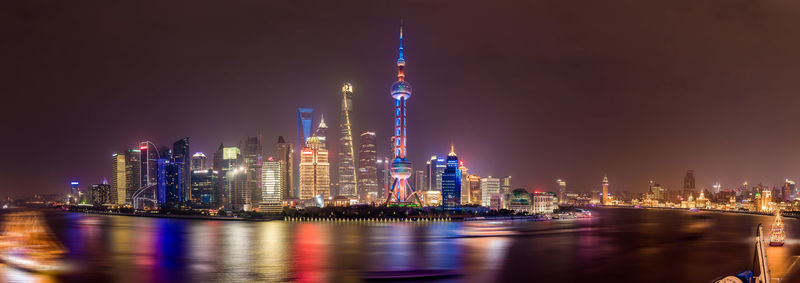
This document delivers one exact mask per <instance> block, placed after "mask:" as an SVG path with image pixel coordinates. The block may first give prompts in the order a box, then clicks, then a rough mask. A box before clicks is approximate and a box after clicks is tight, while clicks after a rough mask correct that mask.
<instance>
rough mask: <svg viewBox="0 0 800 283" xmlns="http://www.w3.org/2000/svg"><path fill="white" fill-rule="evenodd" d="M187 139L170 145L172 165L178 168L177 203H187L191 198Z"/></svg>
mask: <svg viewBox="0 0 800 283" xmlns="http://www.w3.org/2000/svg"><path fill="white" fill-rule="evenodd" d="M189 152H190V151H189V138H182V139H179V140H178V141H176V142H175V143H173V144H172V163H173V164H175V166H177V168H178V180H177V184H176V187H177V189H176V192H175V194H176V195H177V196H178V202H189V199H190V198H191V194H192V192H191V190H192V189H191V183H192V170H191V163H192V159H191V156H190V155H189Z"/></svg>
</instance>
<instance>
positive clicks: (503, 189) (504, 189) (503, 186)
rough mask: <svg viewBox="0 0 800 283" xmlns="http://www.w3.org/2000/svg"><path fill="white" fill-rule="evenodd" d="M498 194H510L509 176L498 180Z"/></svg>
mask: <svg viewBox="0 0 800 283" xmlns="http://www.w3.org/2000/svg"><path fill="white" fill-rule="evenodd" d="M500 193H501V194H503V195H505V194H509V193H511V176H505V177H503V178H502V179H500Z"/></svg>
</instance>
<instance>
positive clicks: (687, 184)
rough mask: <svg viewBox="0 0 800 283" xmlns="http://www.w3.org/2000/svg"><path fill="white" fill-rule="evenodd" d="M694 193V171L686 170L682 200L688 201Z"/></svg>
mask: <svg viewBox="0 0 800 283" xmlns="http://www.w3.org/2000/svg"><path fill="white" fill-rule="evenodd" d="M694 193H695V187H694V170H686V176H684V177H683V198H684V199H689V196H690V195H692V194H694Z"/></svg>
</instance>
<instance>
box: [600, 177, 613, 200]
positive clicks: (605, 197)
mask: <svg viewBox="0 0 800 283" xmlns="http://www.w3.org/2000/svg"><path fill="white" fill-rule="evenodd" d="M602 186H603V195H602V200H603V204H604V205H609V204H611V198H609V196H608V176H603V182H602Z"/></svg>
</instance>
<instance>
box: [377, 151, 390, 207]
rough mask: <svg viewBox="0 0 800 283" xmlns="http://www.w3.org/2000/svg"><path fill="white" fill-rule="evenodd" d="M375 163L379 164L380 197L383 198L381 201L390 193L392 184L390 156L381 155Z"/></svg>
mask: <svg viewBox="0 0 800 283" xmlns="http://www.w3.org/2000/svg"><path fill="white" fill-rule="evenodd" d="M375 163H376V164H377V166H376V168H377V175H378V198H379V199H380V200H381V201H380V202H382V201H383V200H385V199H386V197H387V196H388V195H389V189H390V188H391V186H392V173H391V170H390V165H391V162H389V158H388V157H386V156H381V157H378V160H376V161H375Z"/></svg>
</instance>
